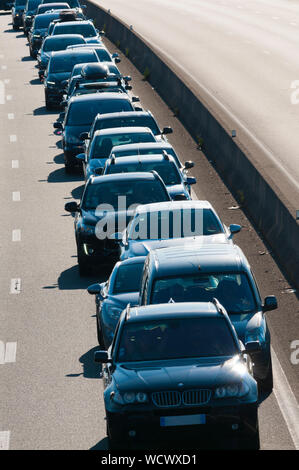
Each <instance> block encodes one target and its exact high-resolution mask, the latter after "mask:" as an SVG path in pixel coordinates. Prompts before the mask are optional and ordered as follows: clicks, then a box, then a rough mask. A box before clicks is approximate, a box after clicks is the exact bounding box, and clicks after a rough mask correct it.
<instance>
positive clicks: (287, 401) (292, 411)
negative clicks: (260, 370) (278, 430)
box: [271, 348, 299, 450]
mask: <svg viewBox="0 0 299 470" xmlns="http://www.w3.org/2000/svg"><path fill="white" fill-rule="evenodd" d="M271 355H272V362H273V380H274V389H273V392H274V395H275V397H276V400H277V403H278V406H279V408H280V410H281V413H282V415H283V417H284V420H285V422H286V424H287V427H288V429H289V432H290V435H291V438H292V440H293V442H294V446H295V448H296V450H299V405H298V402H297V400H296V397H295V395H294V393H293V391H292V389H291V387H290V384H289V382H288V379H287V377H286V375H285V373H284V371H283V369H282V367H281V365H280V362H279V360H278V357H277V356H276V353H275V351H274V349H273V348H271Z"/></svg>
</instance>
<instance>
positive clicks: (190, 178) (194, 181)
mask: <svg viewBox="0 0 299 470" xmlns="http://www.w3.org/2000/svg"><path fill="white" fill-rule="evenodd" d="M187 184H189V185H190V186H191V185H192V184H196V178H194V176H188V177H187Z"/></svg>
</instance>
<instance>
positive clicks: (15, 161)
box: [11, 160, 19, 168]
mask: <svg viewBox="0 0 299 470" xmlns="http://www.w3.org/2000/svg"><path fill="white" fill-rule="evenodd" d="M11 167H12V168H19V160H12V161H11Z"/></svg>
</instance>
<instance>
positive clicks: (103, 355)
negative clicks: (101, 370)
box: [94, 351, 111, 364]
mask: <svg viewBox="0 0 299 470" xmlns="http://www.w3.org/2000/svg"><path fill="white" fill-rule="evenodd" d="M94 362H99V363H100V364H103V363H106V362H111V361H110V360H109V358H108V353H107V351H96V352H95V353H94Z"/></svg>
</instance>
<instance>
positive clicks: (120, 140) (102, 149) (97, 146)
mask: <svg viewBox="0 0 299 470" xmlns="http://www.w3.org/2000/svg"><path fill="white" fill-rule="evenodd" d="M111 132H112V131H111ZM154 141H155V138H154V136H153V134H152V133H151V132H130V133H127V134H125V133H124V134H119V133H118V134H115V135H113V134H112V133H111V134H109V137H107V136H105V135H103V136H101V135H97V136H96V137H94V138H93V141H92V144H91V149H90V153H89V158H108V157H109V155H110V152H111V149H112V147H114V146H115V145H126V144H134V143H138V142H154Z"/></svg>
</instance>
